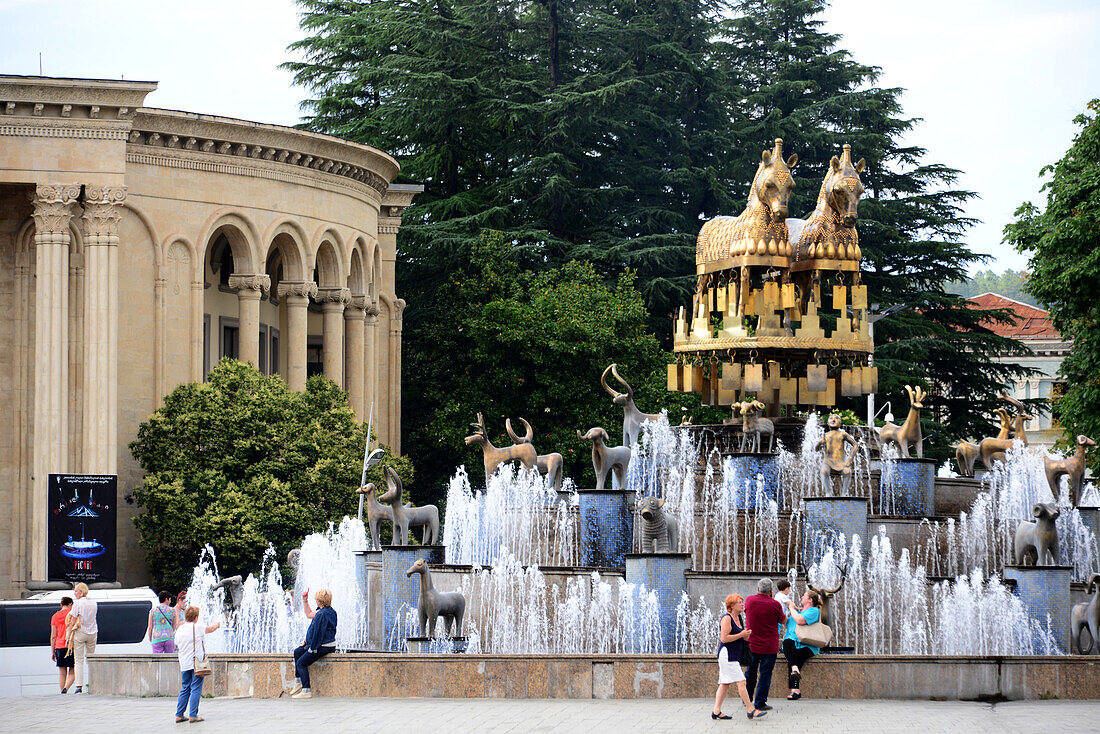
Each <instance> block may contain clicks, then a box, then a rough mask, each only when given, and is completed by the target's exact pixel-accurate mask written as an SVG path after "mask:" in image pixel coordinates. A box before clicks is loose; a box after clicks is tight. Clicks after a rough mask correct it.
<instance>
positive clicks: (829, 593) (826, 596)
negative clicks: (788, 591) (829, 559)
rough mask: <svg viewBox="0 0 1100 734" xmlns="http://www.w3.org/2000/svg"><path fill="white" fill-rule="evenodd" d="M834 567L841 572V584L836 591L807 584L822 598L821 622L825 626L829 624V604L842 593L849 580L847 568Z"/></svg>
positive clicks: (837, 565)
mask: <svg viewBox="0 0 1100 734" xmlns="http://www.w3.org/2000/svg"><path fill="white" fill-rule="evenodd" d="M833 565H836V567H837V569H839V570H840V583H839V584H837V586H836V588H835V589H825V588H822V587H820V586H814V585H813V584H811V583H808V582H807V584H806V586H807V587H808V588H810V589H812V590H813V591H816V592H817V594H818V596H820V597H821V622H822V623H823V624H829V602H830V601H831V600H832V598H833V597H834V596H836V595H837V593H839V592H840V590H841V589H843V588H844V580H845V579H847V578H848V567H847V566H844V567H843V568H841V567H840V565H839V564H833Z"/></svg>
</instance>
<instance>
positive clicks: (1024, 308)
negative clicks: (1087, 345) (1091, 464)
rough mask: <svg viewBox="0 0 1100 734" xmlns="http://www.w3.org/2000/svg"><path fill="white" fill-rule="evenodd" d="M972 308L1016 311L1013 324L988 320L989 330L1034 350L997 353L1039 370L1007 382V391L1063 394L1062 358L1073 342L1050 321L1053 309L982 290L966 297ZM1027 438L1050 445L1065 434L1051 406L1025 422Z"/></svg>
mask: <svg viewBox="0 0 1100 734" xmlns="http://www.w3.org/2000/svg"><path fill="white" fill-rule="evenodd" d="M967 300H968V301H969V302H970V303H971V304H972V307H973V308H977V309H983V310H992V309H1005V310H1007V311H1011V312H1012V313H1013V315H1015V317H1016V320H1015V322H1013V323H1011V324H1000V323H992V322H989V323H986V324H985V326H986V328H988V329H989V330H990V331H993V332H994V333H996V334H999V335H1001V336H1006V337H1009V338H1010V339H1016V340H1018V341H1020V342H1022V343H1023V344H1025V345H1027V347H1028V348H1029V349H1030V350H1031V354H1029V355H1028V356H1026V357H998V358H996V361H998V362H1010V363H1012V364H1019V365H1021V366H1023V367H1028V368H1030V369H1033V370H1035V371H1036V373H1035V374H1034V375H1031V376H1030V377H1025V378H1023V379H1020V380H1015V381H1013V382H1011V383H1009V384H1008V385H1005V392H1006V393H1007V394H1008V395H1009V396H1010V397H1014V398H1017V399H1018V400H1030V399H1032V398H1042V399H1044V400H1046V401H1048V404H1049V403H1051V402H1053V401H1054V400H1055V399H1057V397H1058V396H1059V395H1060V394H1061V387H1062V382H1061V378H1060V377H1059V376H1058V368H1059V367H1061V366H1062V360H1064V359H1065V358H1066V357H1067V356H1068V355H1069V350H1070V348H1071V347H1072V346H1073V342H1071V341H1067V340H1065V339H1063V338H1062V335H1061V333H1059V331H1058V330H1057V329H1055V328H1054V324H1052V323H1051V322H1050V312H1049V311H1045V310H1043V309H1041V308H1039V307H1037V306H1032V305H1030V304H1027V303H1022V302H1020V301H1016V300H1014V299H1012V298H1009V297H1007V296H1002V295H1001V294H999V293H983V294H981V295H980V296H974V297H973V298H968V299H967ZM1025 428H1026V430H1027V438H1028V442H1029V443H1030V444H1031V445H1034V446H1042V447H1044V448H1050V447H1052V446H1053V445H1054V442H1055V441H1057V440H1058V439H1059V438H1061V437H1062V433H1063V430H1062V426H1061V425H1060V424H1059V423H1058V421H1056V420H1054V419H1053V417H1052V416H1051V411H1050V408H1049V407H1048V408H1047V410H1046V411H1045V412H1043V413H1036V415H1035V417H1034V418H1032V419H1031V420H1030V421H1028V422H1027V424H1026V425H1025Z"/></svg>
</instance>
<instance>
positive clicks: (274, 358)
mask: <svg viewBox="0 0 1100 734" xmlns="http://www.w3.org/2000/svg"><path fill="white" fill-rule="evenodd" d="M270 374H272V375H277V374H279V330H278V329H272V330H271V372H270Z"/></svg>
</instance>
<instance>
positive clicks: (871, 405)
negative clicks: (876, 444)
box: [867, 314, 875, 430]
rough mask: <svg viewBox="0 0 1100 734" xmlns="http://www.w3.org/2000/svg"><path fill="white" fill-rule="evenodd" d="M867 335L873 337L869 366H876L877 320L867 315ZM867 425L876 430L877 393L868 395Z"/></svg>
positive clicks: (868, 358) (868, 357) (868, 360)
mask: <svg viewBox="0 0 1100 734" xmlns="http://www.w3.org/2000/svg"><path fill="white" fill-rule="evenodd" d="M867 333H868V334H870V335H871V353H870V354H868V355H867V366H868V367H874V366H875V320H874V318H872V317H871V315H870V314H868V315H867ZM867 425H868V426H870V427H871V429H872V430H874V428H875V393H874V392H869V393H867Z"/></svg>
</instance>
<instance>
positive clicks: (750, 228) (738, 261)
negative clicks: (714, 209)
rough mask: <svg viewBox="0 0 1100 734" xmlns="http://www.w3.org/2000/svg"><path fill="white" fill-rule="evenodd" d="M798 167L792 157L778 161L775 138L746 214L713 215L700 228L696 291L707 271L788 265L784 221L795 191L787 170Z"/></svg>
mask: <svg viewBox="0 0 1100 734" xmlns="http://www.w3.org/2000/svg"><path fill="white" fill-rule="evenodd" d="M797 163H798V156H797V155H792V156H791V157H790V158H788V159H787V160H786V161H784V160H783V140H782V139H781V138H776V139H775V149H774V150H765V151H764V153H763V154H762V155H761V160H760V166H759V167H758V168H757V169H756V176H755V177H754V178H753V180H752V187H751V188H750V190H749V200H748V205H747V206H746V207H745V211H743V212H742V213H741V214H740V215H738V216H736V217H715V218H714V219H711V220H709V221H707V222H706V223H705V224H704V225H703V227H702V229H700V230H699V238H698V240H697V241H696V246H695V265H696V272H697V274H698V275H699V279H700V283H699V285H700V291H699V292H700V293H701V292H703V289H704V288H705V287H706V284H707V281H708V277H707V276H708V275H709V274H710V273H716V272H719V271H722V270H730V269H733V268H740V267H744V266H752V265H762V266H769V267H775V268H786V267H787V265H788V263H789V262H790V257H791V243H790V240H789V238H788V237H787V227H786V224H785V221H786V219H787V203H788V202H789V201H790V198H791V191H793V190H794V178H793V177H792V176H791V169H792V168H794V166H795V164H797Z"/></svg>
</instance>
